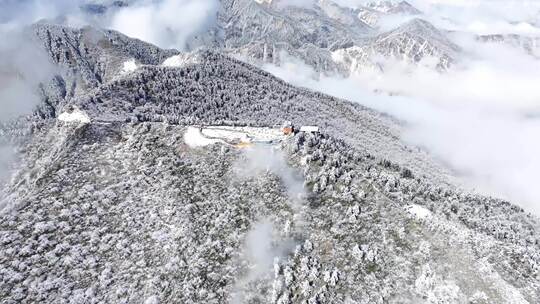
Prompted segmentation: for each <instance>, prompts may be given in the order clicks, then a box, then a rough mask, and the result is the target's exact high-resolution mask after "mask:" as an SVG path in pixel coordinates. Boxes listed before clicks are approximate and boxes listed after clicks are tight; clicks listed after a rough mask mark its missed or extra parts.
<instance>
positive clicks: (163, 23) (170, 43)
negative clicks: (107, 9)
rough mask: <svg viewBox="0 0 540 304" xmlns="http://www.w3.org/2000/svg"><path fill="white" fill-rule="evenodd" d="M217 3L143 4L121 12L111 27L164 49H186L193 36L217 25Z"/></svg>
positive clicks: (211, 0) (170, 0) (184, 0)
mask: <svg viewBox="0 0 540 304" xmlns="http://www.w3.org/2000/svg"><path fill="white" fill-rule="evenodd" d="M218 8H219V2H218V1H217V0H164V1H160V2H157V3H156V2H143V3H139V4H136V5H133V6H129V7H126V8H123V9H121V10H119V11H118V12H117V13H116V14H115V15H114V16H113V18H112V22H111V27H112V28H113V29H115V30H118V31H120V32H122V33H124V34H126V35H128V36H132V37H135V38H139V39H141V40H144V41H147V42H150V43H153V44H156V45H158V46H161V47H164V48H177V49H184V48H185V47H186V42H187V40H188V39H189V38H191V37H192V36H193V35H196V34H200V33H202V32H203V31H204V30H205V29H206V28H208V26H209V25H211V24H212V23H213V22H215V19H216V14H217V10H218Z"/></svg>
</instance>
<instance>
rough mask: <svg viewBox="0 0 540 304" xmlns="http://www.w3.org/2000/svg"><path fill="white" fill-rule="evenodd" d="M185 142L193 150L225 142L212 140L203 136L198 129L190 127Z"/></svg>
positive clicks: (185, 135)
mask: <svg viewBox="0 0 540 304" xmlns="http://www.w3.org/2000/svg"><path fill="white" fill-rule="evenodd" d="M184 142H185V143H186V144H187V145H188V146H189V147H191V148H198V147H204V146H208V145H212V144H215V143H218V142H223V141H222V140H220V139H211V138H207V137H205V136H204V135H203V134H201V131H200V129H199V128H197V127H188V129H187V131H186V133H185V134H184Z"/></svg>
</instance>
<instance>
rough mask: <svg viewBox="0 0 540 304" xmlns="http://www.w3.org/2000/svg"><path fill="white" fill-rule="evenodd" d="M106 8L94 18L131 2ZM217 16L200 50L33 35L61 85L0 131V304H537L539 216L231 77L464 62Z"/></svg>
mask: <svg viewBox="0 0 540 304" xmlns="http://www.w3.org/2000/svg"><path fill="white" fill-rule="evenodd" d="M111 3H112V4H111ZM111 3H108V2H104V4H102V5H103V6H102V7H101V6H100V7H101V8H99V9H98V8H92V9H93V10H94V11H95V13H96V14H98V15H99V14H104V13H105V12H106V11H107V10H108V9H109V8H110V5H114V7H119V6H121V5H129V3H128V2H121V3H120V2H111ZM222 5H223V7H222V8H221V10H220V12H219V16H218V17H219V19H218V22H217V25H216V26H215V27H212V28H211V29H209V31H208V32H207V34H206V36H200V37H195V38H194V40H193V41H191V42H190V43H191V45H192V46H195V45H197V44H199V43H203V45H204V49H202V50H194V51H193V52H180V51H177V50H165V49H161V48H159V47H157V46H154V45H152V44H149V43H146V42H144V41H141V40H137V39H133V38H129V37H127V36H125V35H123V34H122V33H119V32H116V31H111V30H107V29H99V28H93V27H83V28H81V29H76V28H71V27H67V26H63V25H55V24H50V23H48V22H46V21H42V22H39V23H37V24H34V25H33V26H32V27H31V28H29V29H28V30H29V31H31V32H32V33H33V35H34V37H35V39H36V41H37V42H39V44H40V47H42V48H43V50H44V51H45V52H46V53H47V54H48V56H49V59H50V61H51V62H52V63H53V64H54V65H55V66H56V67H57V68H58V69H57V71H56V75H54V77H52V79H51V80H50V82H49V83H44V84H42V85H41V87H40V88H38V91H39V93H40V94H41V97H42V103H41V104H40V105H39V106H38V107H37V109H36V110H35V112H34V114H33V115H29V116H27V117H22V118H20V119H17V120H15V121H12V122H10V123H6V124H2V125H1V126H0V147H2V146H10V147H14V148H15V151H16V157H15V158H14V159H15V161H14V164H13V165H12V168H11V170H12V172H11V176H10V177H9V179H8V180H5V179H4V178H2V177H1V176H0V181H2V183H1V184H0V244H1V246H0V299H2V302H5V303H38V302H39V303H202V302H207V303H536V302H537V299H539V298H540V283H539V272H540V243H539V242H540V234H539V231H540V219H539V218H538V217H536V216H533V215H531V214H530V213H527V212H525V211H524V210H523V209H521V208H520V207H518V206H517V205H515V204H514V203H510V202H507V201H503V200H500V199H495V198H490V197H486V196H482V195H478V194H475V193H470V192H469V191H465V190H463V189H462V187H461V186H460V185H458V184H457V183H456V181H455V179H454V177H453V175H452V173H451V172H449V171H448V170H447V169H446V167H445V166H444V165H442V164H441V163H440V162H439V160H437V159H435V158H433V157H432V156H431V155H429V154H427V153H426V152H425V151H423V150H422V149H420V148H418V147H415V146H411V145H409V144H407V143H406V142H404V140H403V139H402V136H403V134H402V130H403V129H402V124H401V122H400V121H398V120H396V119H395V118H393V117H391V116H389V115H386V114H383V113H380V112H377V111H374V110H372V109H369V108H366V107H364V106H361V105H359V104H357V103H352V102H350V101H346V100H342V99H338V98H334V97H331V96H327V95H325V94H322V93H317V92H313V91H310V90H307V89H304V88H298V87H294V86H292V85H291V84H288V83H286V82H284V81H282V80H280V79H278V78H276V77H274V76H272V75H271V74H269V73H267V72H264V71H263V70H261V69H259V68H258V67H257V66H256V65H252V64H249V63H246V62H245V61H251V62H253V63H261V62H273V63H276V64H279V60H280V58H279V57H278V56H277V55H278V54H279V53H280V52H282V51H286V52H288V53H289V54H291V55H293V56H297V57H299V58H302V59H303V60H304V61H306V63H308V64H309V65H311V66H313V67H314V68H316V70H318V71H321V72H324V73H344V74H348V73H354V72H357V71H361V70H362V69H365V68H369V67H374V68H381V69H382V70H384V67H380V66H379V65H378V62H377V61H376V60H374V59H373V58H377V57H381V56H382V57H384V58H390V59H392V60H404V61H408V62H411V63H413V64H414V63H417V62H421V61H423V60H428V59H430V60H433V59H432V58H435V59H434V62H435V66H436V67H437V68H439V70H441V71H444V69H447V68H449V67H450V66H451V64H452V63H453V62H455V61H457V60H459V59H458V57H459V53H460V48H459V47H458V46H456V45H455V44H453V43H452V42H451V41H450V40H449V39H448V38H447V37H446V33H445V32H444V31H441V30H438V29H437V28H435V27H434V26H433V25H431V24H430V23H428V22H427V21H424V20H422V19H414V20H412V21H410V22H409V23H406V24H404V25H402V26H400V27H398V28H397V29H395V30H392V31H389V32H385V33H379V32H378V30H377V29H375V28H373V27H371V26H369V25H367V24H366V23H365V22H363V21H362V20H361V19H358V16H357V12H358V11H357V10H354V9H347V8H342V7H339V6H337V5H335V4H333V3H331V2H330V1H328V0H321V1H319V2H317V3H315V5H314V6H307V7H305V6H302V7H299V6H286V5H280V4H279V2H275V1H258V2H257V1H253V0H249V1H248V0H236V1H233V0H224V1H222ZM367 7H368V8H369V9H371V10H377V11H379V12H381V13H384V14H391V13H394V12H396V13H407V14H417V13H418V12H417V11H415V10H413V9H412V8H410V5H409V4H406V3H405V4H404V3H400V4H398V5H397V6H393V5H390V4H389V3H386V2H384V3H379V4H378V5H369V6H367ZM399 7H401V8H400V9H398V8H399ZM396 10H397V11H396ZM486 39H488V38H486ZM490 39H491V38H490ZM494 39H495V38H494ZM209 41H211V42H210V43H209V44H208V42H209ZM239 55H242V56H243V57H244V58H243V60H242V61H241V60H238V59H235V58H234V57H237V56H239ZM246 57H247V59H246ZM0 60H1V59H0ZM284 123H285V126H287V128H289V127H290V125H291V124H293V125H295V126H296V127H297V128H296V129H297V132H292V133H291V134H286V133H288V131H287V129H284V130H283V131H282V129H281V127H282V126H283V125H284ZM299 126H304V128H298V127H299ZM306 126H308V127H307V128H306ZM231 134H232V135H231Z"/></svg>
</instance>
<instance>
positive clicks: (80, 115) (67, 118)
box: [58, 110, 90, 124]
mask: <svg viewBox="0 0 540 304" xmlns="http://www.w3.org/2000/svg"><path fill="white" fill-rule="evenodd" d="M58 120H60V121H63V122H68V123H72V122H73V123H75V122H76V123H83V124H87V123H90V117H88V115H86V113H84V112H82V111H79V110H74V111H72V112H71V113H68V112H64V113H62V114H60V115H59V116H58Z"/></svg>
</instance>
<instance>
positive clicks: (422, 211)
mask: <svg viewBox="0 0 540 304" xmlns="http://www.w3.org/2000/svg"><path fill="white" fill-rule="evenodd" d="M406 208H407V211H408V212H409V213H410V214H412V215H414V216H416V217H417V218H419V219H425V218H427V217H429V216H431V211H429V210H428V209H426V208H425V207H422V206H420V205H416V204H411V205H410V206H407V207H406Z"/></svg>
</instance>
